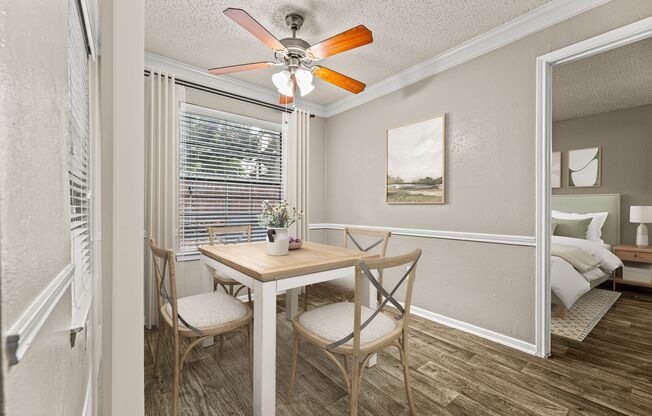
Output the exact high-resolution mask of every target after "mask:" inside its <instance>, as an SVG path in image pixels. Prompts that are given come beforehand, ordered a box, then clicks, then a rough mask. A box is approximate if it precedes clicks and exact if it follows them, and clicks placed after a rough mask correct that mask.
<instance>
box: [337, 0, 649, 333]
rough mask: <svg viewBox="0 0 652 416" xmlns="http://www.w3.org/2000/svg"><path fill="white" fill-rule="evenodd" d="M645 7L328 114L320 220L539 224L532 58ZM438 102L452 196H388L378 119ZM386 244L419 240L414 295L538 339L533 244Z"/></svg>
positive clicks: (534, 39) (632, 1)
mask: <svg viewBox="0 0 652 416" xmlns="http://www.w3.org/2000/svg"><path fill="white" fill-rule="evenodd" d="M651 14H652V2H649V1H646V0H619V1H617V2H610V3H607V4H606V5H604V6H601V7H598V8H596V9H593V10H591V11H589V12H587V13H584V14H582V15H579V16H576V17H574V18H572V19H570V20H568V21H565V22H563V23H560V24H558V25H555V26H554V27H552V28H549V29H547V30H544V31H541V32H538V33H536V34H533V35H530V36H528V37H526V38H524V39H522V40H520V41H517V42H514V43H512V44H510V45H508V46H505V47H503V48H500V49H498V50H496V51H494V52H491V53H489V54H485V55H483V56H480V57H478V58H476V59H474V60H472V61H469V62H467V63H464V64H462V65H459V66H456V67H454V68H451V69H449V70H447V71H444V72H442V73H440V74H437V75H435V76H432V77H430V78H427V79H425V80H422V81H420V82H418V83H415V84H412V85H410V86H408V87H406V88H403V89H401V90H399V91H396V92H394V93H391V94H388V95H386V96H384V97H381V98H379V99H377V100H374V101H371V102H369V103H367V104H364V105H362V106H360V107H357V108H354V109H351V110H349V111H346V112H344V113H342V114H339V115H337V116H334V117H332V118H330V119H328V120H327V123H326V131H327V139H326V142H327V144H326V157H327V166H326V189H327V195H326V218H327V221H328V222H330V223H347V224H363V225H379V226H394V227H413V228H423V229H437V230H454V231H473V232H484V233H498V234H516V235H530V236H531V235H534V228H535V225H534V223H535V206H534V204H535V183H534V182H535V162H534V161H535V159H534V158H535V148H534V142H535V139H534V132H535V60H536V57H537V56H540V55H543V54H545V53H547V52H550V51H553V50H556V49H559V48H561V47H564V46H567V45H570V44H573V43H576V42H578V41H581V40H584V39H587V38H589V37H592V36H595V35H598V34H600V33H603V32H606V31H608V30H611V29H614V28H616V27H618V26H622V25H624V24H628V23H631V22H633V21H636V20H639V19H641V18H645V17H648V16H650V15H651ZM441 113H446V114H447V142H448V143H447V152H446V158H447V161H446V165H447V166H446V169H447V171H446V178H447V204H446V205H443V206H406V205H403V206H401V205H387V204H385V202H384V175H385V167H384V164H385V129H386V128H388V127H391V126H397V125H403V124H406V123H409V122H412V121H418V120H422V119H424V118H427V117H431V116H433V115H436V114H441ZM340 240H341V237H340V236H339V235H338V236H337V237H334V239H333V243H340ZM329 241H330V239H329ZM390 246H391V247H390V253H396V252H400V251H405V250H408V249H410V248H413V247H422V248H423V249H424V251H425V254H426V255H425V256H424V257H423V260H422V264H421V266H420V267H419V276H418V278H417V282H416V287H415V295H414V304H415V305H416V306H418V307H421V308H425V309H427V310H430V311H432V312H435V313H439V314H442V315H445V316H448V317H450V318H454V319H459V320H462V321H465V322H467V323H470V324H474V325H478V326H480V327H483V328H486V329H489V330H493V331H496V332H499V333H501V334H505V335H507V336H511V337H514V338H517V339H519V340H523V341H526V342H534V279H535V260H534V259H535V256H534V248H531V247H511V246H502V245H488V244H483V243H472V242H450V241H437V240H432V239H420V238H396V239H394V240H393V241H392V242H390Z"/></svg>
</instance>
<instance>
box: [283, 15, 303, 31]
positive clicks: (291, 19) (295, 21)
mask: <svg viewBox="0 0 652 416" xmlns="http://www.w3.org/2000/svg"><path fill="white" fill-rule="evenodd" d="M285 24H286V25H287V26H288V27H289V28H290V30H291V31H292V32H296V31H298V30H299V29H301V26H303V17H302V16H301V15H299V14H296V13H290V14H288V15H287V16H285Z"/></svg>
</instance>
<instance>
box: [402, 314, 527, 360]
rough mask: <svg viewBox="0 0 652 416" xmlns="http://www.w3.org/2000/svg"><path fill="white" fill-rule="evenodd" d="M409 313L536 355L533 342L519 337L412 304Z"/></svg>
mask: <svg viewBox="0 0 652 416" xmlns="http://www.w3.org/2000/svg"><path fill="white" fill-rule="evenodd" d="M410 313H411V314H413V315H415V316H419V317H421V318H424V319H427V320H429V321H432V322H436V323H438V324H442V325H446V326H448V327H451V328H455V329H459V330H460V331H464V332H468V333H469V334H473V335H476V336H479V337H481V338H485V339H488V340H489V341H493V342H497V343H498V344H502V345H505V346H507V347H510V348H514V349H515V350H519V351H523V352H525V353H528V354H531V355H536V350H537V347H536V345H534V344H531V343H529V342H525V341H522V340H520V339H516V338H512V337H510V336H507V335H504V334H501V333H498V332H495V331H492V330H490V329H486V328H481V327H479V326H476V325H473V324H470V323H467V322H463V321H459V320H457V319H453V318H449V317H448V316H444V315H440V314H438V313H435V312H431V311H429V310H426V309H422V308H418V307H416V306H412V307H411V308H410Z"/></svg>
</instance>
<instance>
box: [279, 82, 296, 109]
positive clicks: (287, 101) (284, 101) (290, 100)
mask: <svg viewBox="0 0 652 416" xmlns="http://www.w3.org/2000/svg"><path fill="white" fill-rule="evenodd" d="M293 80H294V84H293V85H292V95H293V96H294V95H297V80H296V78H293ZM278 102H279V103H280V104H282V105H286V104H292V103H293V102H294V98H293V97H288V96H287V95H283V94H281V96H280V97H279V99H278Z"/></svg>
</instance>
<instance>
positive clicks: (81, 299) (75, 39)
mask: <svg viewBox="0 0 652 416" xmlns="http://www.w3.org/2000/svg"><path fill="white" fill-rule="evenodd" d="M69 3H70V11H69V13H70V17H69V19H68V20H69V23H68V65H69V74H68V84H69V85H68V86H69V94H70V137H71V143H70V165H69V168H68V169H69V170H68V173H69V175H68V176H69V181H70V210H71V212H70V224H71V232H72V260H73V263H74V265H75V276H74V279H73V283H72V301H73V315H82V316H83V317H82V318H81V319H82V320H84V319H85V315H86V313H87V311H88V307H89V306H90V300H91V298H92V291H91V287H90V286H91V230H90V224H91V217H90V210H91V207H90V199H89V198H90V129H89V104H88V103H89V66H88V50H87V47H86V46H87V44H86V37H85V34H84V26H83V24H82V21H83V19H82V15H81V10H79V7H78V2H77V1H76V0H70V2H69ZM73 321H76V320H75V319H73Z"/></svg>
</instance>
